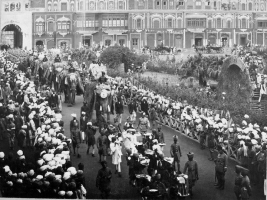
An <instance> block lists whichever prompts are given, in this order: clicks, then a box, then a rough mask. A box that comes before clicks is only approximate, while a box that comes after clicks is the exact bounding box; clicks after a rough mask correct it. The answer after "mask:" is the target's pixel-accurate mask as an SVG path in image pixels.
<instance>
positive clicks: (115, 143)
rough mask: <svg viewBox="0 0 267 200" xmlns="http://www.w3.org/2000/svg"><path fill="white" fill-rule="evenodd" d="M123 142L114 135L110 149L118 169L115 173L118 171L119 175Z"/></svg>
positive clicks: (113, 162)
mask: <svg viewBox="0 0 267 200" xmlns="http://www.w3.org/2000/svg"><path fill="white" fill-rule="evenodd" d="M121 148H122V147H121V143H120V141H119V140H118V139H116V137H112V139H111V143H110V150H111V155H112V164H113V165H115V168H116V171H115V174H117V173H118V175H119V177H122V176H121V156H122V152H121Z"/></svg>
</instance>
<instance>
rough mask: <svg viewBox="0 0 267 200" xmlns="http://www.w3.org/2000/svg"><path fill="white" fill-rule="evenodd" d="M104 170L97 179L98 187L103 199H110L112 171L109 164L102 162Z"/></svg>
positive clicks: (101, 170)
mask: <svg viewBox="0 0 267 200" xmlns="http://www.w3.org/2000/svg"><path fill="white" fill-rule="evenodd" d="M101 165H102V168H101V169H100V170H99V171H98V174H97V177H96V187H97V188H98V189H99V190H100V192H101V198H103V199H108V197H109V195H110V191H111V189H110V181H111V177H112V173H111V170H110V169H109V168H108V167H107V162H106V161H102V162H101Z"/></svg>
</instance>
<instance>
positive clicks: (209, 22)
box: [208, 20, 212, 28]
mask: <svg viewBox="0 0 267 200" xmlns="http://www.w3.org/2000/svg"><path fill="white" fill-rule="evenodd" d="M208 28H212V20H209V21H208Z"/></svg>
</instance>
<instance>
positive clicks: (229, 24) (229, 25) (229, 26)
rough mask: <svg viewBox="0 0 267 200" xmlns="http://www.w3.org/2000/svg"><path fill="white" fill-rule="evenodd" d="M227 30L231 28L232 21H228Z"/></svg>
mask: <svg viewBox="0 0 267 200" xmlns="http://www.w3.org/2000/svg"><path fill="white" fill-rule="evenodd" d="M226 27H227V28H231V21H230V20H227V26H226Z"/></svg>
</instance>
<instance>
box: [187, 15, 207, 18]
mask: <svg viewBox="0 0 267 200" xmlns="http://www.w3.org/2000/svg"><path fill="white" fill-rule="evenodd" d="M185 18H207V16H206V15H201V14H190V15H186V16H185Z"/></svg>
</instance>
